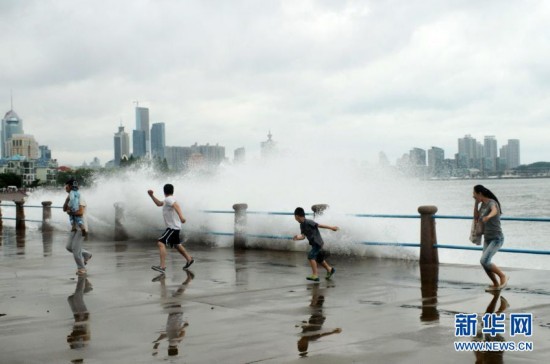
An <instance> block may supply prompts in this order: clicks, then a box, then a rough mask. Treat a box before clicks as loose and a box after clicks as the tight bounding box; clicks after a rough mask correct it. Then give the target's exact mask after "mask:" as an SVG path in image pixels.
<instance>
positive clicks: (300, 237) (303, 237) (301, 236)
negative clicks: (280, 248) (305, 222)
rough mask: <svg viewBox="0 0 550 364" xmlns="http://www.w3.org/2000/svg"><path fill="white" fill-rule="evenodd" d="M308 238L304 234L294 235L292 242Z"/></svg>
mask: <svg viewBox="0 0 550 364" xmlns="http://www.w3.org/2000/svg"><path fill="white" fill-rule="evenodd" d="M305 238H306V237H305V235H304V234H298V235H294V236H293V237H292V240H304V239H305Z"/></svg>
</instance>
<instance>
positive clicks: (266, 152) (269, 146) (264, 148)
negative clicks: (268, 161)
mask: <svg viewBox="0 0 550 364" xmlns="http://www.w3.org/2000/svg"><path fill="white" fill-rule="evenodd" d="M272 137H273V135H271V130H270V131H269V133H268V134H267V140H266V141H265V142H261V144H260V147H261V155H262V158H266V157H271V156H272V155H274V154H275V152H276V145H277V143H275V141H274V140H273V139H271V138H272Z"/></svg>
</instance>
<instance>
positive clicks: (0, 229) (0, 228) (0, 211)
mask: <svg viewBox="0 0 550 364" xmlns="http://www.w3.org/2000/svg"><path fill="white" fill-rule="evenodd" d="M0 203H2V201H0ZM3 227H4V226H3V222H2V207H1V206H0V231H2V228H3Z"/></svg>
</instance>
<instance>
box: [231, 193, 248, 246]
mask: <svg viewBox="0 0 550 364" xmlns="http://www.w3.org/2000/svg"><path fill="white" fill-rule="evenodd" d="M246 209H248V205H247V204H245V203H236V204H234V205H233V210H235V235H234V237H233V238H234V239H233V248H234V249H245V248H246Z"/></svg>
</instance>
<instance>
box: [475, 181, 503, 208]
mask: <svg viewBox="0 0 550 364" xmlns="http://www.w3.org/2000/svg"><path fill="white" fill-rule="evenodd" d="M474 191H475V192H476V193H481V195H482V196H484V197H487V198H490V199H491V200H495V201H496V202H497V205H498V210H499V211H500V213H501V214H502V208H501V207H500V202H499V200H498V198H497V196H495V194H494V193H492V192H491V191H490V190H489V189H488V188H485V187H484V186H482V185H475V186H474Z"/></svg>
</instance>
